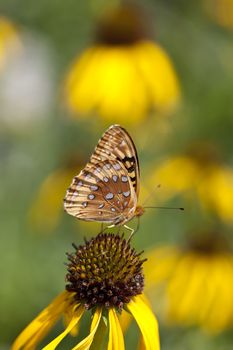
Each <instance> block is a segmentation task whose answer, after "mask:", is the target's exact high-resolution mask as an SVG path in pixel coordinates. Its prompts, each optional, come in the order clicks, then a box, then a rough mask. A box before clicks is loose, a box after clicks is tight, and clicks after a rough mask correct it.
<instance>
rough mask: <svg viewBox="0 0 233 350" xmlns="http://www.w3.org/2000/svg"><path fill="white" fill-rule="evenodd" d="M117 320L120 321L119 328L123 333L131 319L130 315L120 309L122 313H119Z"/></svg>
mask: <svg viewBox="0 0 233 350" xmlns="http://www.w3.org/2000/svg"><path fill="white" fill-rule="evenodd" d="M119 321H120V325H121V329H122V331H123V333H125V332H126V331H127V329H128V328H129V326H130V323H131V321H132V315H131V314H130V313H129V312H127V311H125V310H122V313H121V314H120V315H119Z"/></svg>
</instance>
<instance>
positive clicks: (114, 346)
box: [108, 309, 125, 350]
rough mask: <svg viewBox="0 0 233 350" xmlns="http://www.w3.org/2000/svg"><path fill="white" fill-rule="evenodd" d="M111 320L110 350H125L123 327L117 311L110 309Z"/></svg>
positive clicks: (109, 316)
mask: <svg viewBox="0 0 233 350" xmlns="http://www.w3.org/2000/svg"><path fill="white" fill-rule="evenodd" d="M108 318H109V341H108V350H124V349H125V344H124V337H123V333H122V329H121V325H120V322H119V319H118V316H117V314H116V311H115V309H110V310H109V312H108Z"/></svg>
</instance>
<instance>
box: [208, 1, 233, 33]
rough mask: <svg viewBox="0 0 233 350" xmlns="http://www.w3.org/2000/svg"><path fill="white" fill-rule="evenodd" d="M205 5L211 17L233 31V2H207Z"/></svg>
mask: <svg viewBox="0 0 233 350" xmlns="http://www.w3.org/2000/svg"><path fill="white" fill-rule="evenodd" d="M204 5H205V7H206V10H207V12H208V13H209V15H210V16H211V17H212V18H213V19H214V20H215V21H216V22H217V23H218V24H220V25H222V26H224V27H227V28H230V29H233V1H232V0H205V1H204Z"/></svg>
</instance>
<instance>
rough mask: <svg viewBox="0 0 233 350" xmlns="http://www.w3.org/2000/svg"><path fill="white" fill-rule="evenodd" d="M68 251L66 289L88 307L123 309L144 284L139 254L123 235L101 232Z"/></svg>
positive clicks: (139, 292)
mask: <svg viewBox="0 0 233 350" xmlns="http://www.w3.org/2000/svg"><path fill="white" fill-rule="evenodd" d="M73 246H74V248H75V252H74V253H73V254H67V255H68V260H69V263H68V273H67V275H66V280H67V282H68V283H67V285H66V289H67V290H68V291H69V292H73V293H75V294H74V298H75V300H76V301H78V302H81V303H83V304H84V305H85V307H86V308H87V309H91V308H92V307H94V306H96V305H103V306H105V307H106V308H110V307H116V308H118V309H120V310H121V309H122V308H123V306H124V304H125V303H128V302H129V301H130V300H131V298H132V297H133V296H135V295H138V294H141V293H142V291H143V287H144V276H143V271H142V264H143V262H144V261H145V260H146V259H144V260H142V259H141V258H140V255H141V253H137V252H136V251H135V249H134V248H131V246H130V243H129V242H128V241H126V240H125V239H123V237H121V236H119V235H114V234H99V235H98V236H96V237H95V238H92V239H91V240H90V241H87V242H86V243H85V245H80V246H79V247H77V246H76V245H73Z"/></svg>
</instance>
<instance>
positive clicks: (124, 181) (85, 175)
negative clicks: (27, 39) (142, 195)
mask: <svg viewBox="0 0 233 350" xmlns="http://www.w3.org/2000/svg"><path fill="white" fill-rule="evenodd" d="M138 195H139V164H138V157H137V151H136V148H135V145H134V143H133V140H132V139H131V137H130V136H129V134H128V133H127V131H126V130H125V129H124V128H122V127H121V126H119V125H112V126H111V127H110V128H109V129H108V130H107V131H106V132H105V133H104V134H103V136H102V138H101V139H100V140H99V142H98V144H97V146H96V148H95V151H94V153H93V154H92V156H91V158H90V161H89V162H88V163H87V165H86V167H85V168H84V169H83V170H82V171H81V172H80V174H79V175H77V176H75V177H74V179H73V181H72V183H71V185H70V187H69V188H68V190H67V192H66V196H65V199H64V209H65V211H66V212H67V213H68V214H70V215H73V216H75V217H77V218H78V219H82V220H85V221H98V222H102V223H107V224H108V225H111V226H117V225H124V224H125V223H126V222H127V221H129V220H131V219H132V218H133V217H135V216H141V215H142V214H143V213H144V209H143V208H142V207H140V206H137V202H138Z"/></svg>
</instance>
